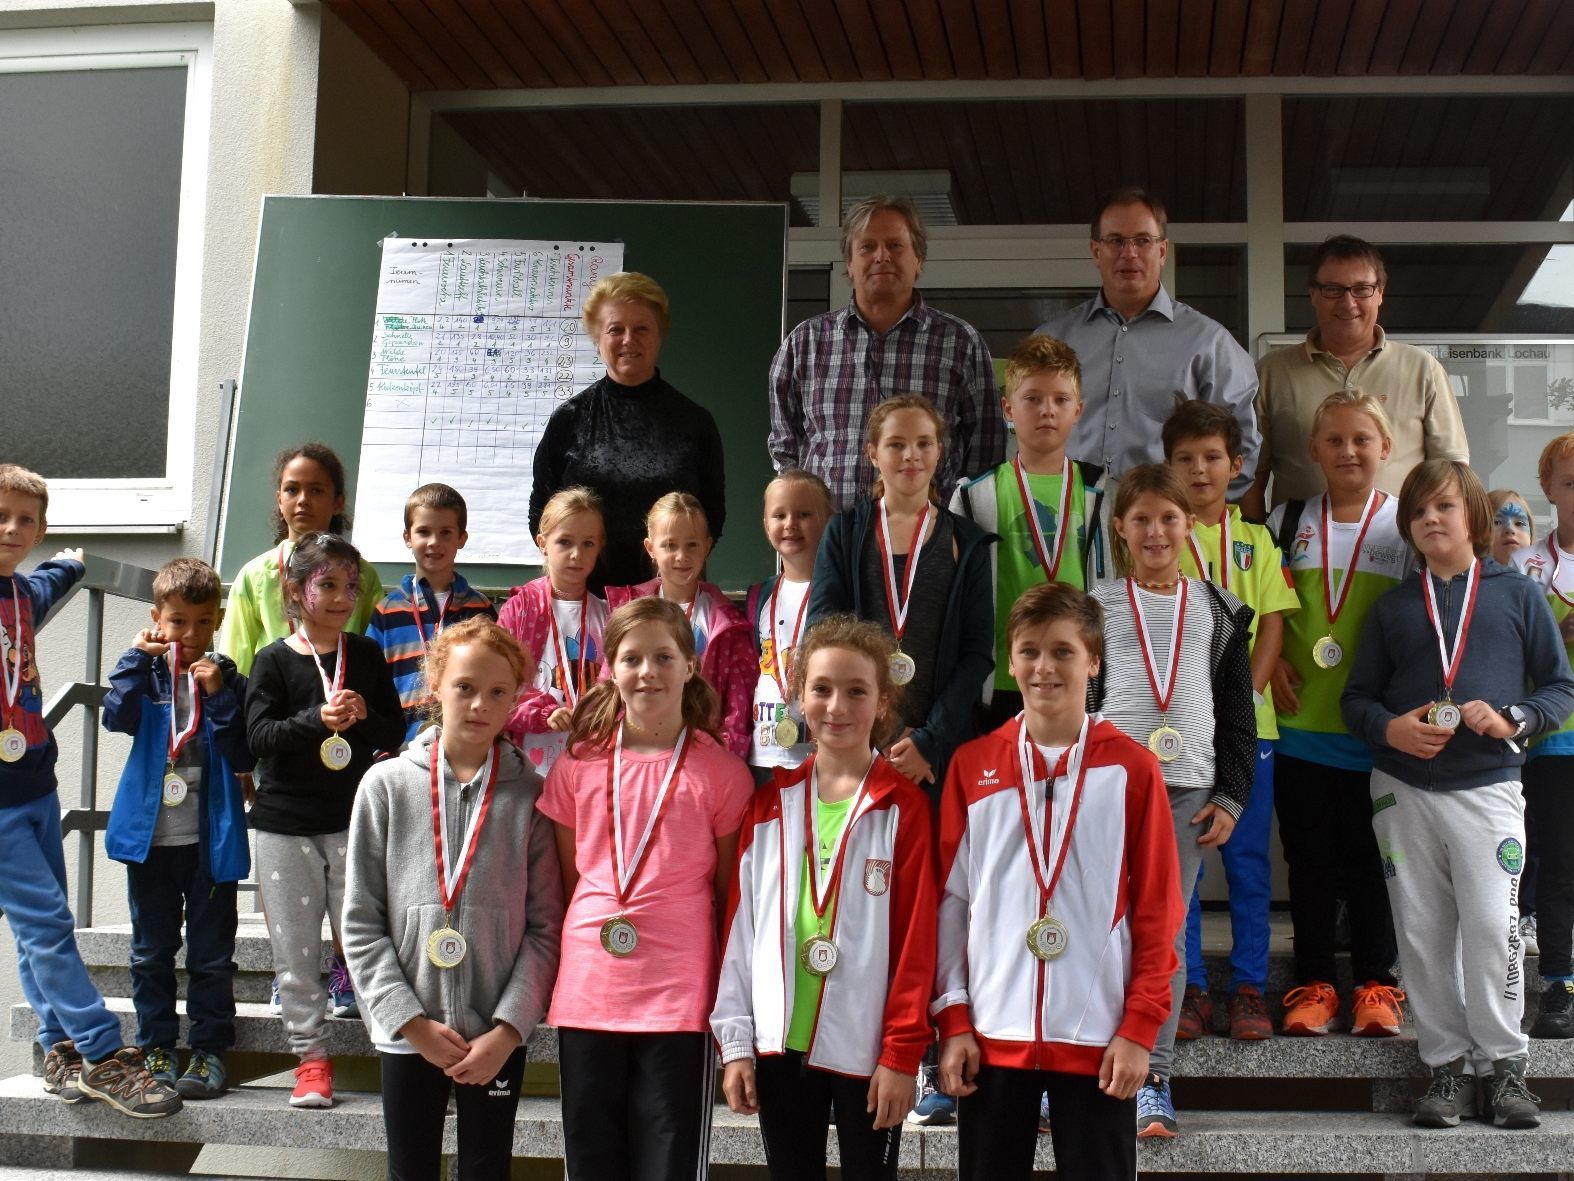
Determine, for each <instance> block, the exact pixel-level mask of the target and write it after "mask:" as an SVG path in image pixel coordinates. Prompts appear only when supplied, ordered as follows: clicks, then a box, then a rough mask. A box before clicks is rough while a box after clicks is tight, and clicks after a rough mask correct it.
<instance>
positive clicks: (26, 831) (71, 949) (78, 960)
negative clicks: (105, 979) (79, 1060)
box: [0, 792, 122, 1062]
mask: <svg viewBox="0 0 1574 1181" xmlns="http://www.w3.org/2000/svg"><path fill="white" fill-rule="evenodd" d="M0 867H3V871H0V912H4V914H5V916H6V918H7V919H8V920H9V921H10V923H11V933H12V934H13V935H15V936H16V973H17V976H18V977H19V978H20V980H21V984H22V995H23V996H24V997H26V998H27V1003H28V1004H29V1005H31V1006H32V1007H33V1012H35V1013H37V1014H38V1042H39V1045H41V1046H43V1047H44V1049H46V1050H47V1049H48V1048H49V1047H50V1046H51V1045H53V1044H54V1043H55V1042H61V1041H66V1040H67V1039H70V1040H71V1041H74V1042H75V1043H76V1047H77V1050H78V1051H79V1052H80V1053H81V1055H82V1056H83V1057H84V1058H86V1059H88V1060H89V1061H90V1062H97V1061H99V1060H100V1059H102V1058H107V1057H109V1055H111V1054H113V1053H114V1052H115V1051H116V1050H118V1049H120V1047H121V1044H122V1043H121V1040H120V1022H118V1021H117V1020H115V1017H114V1015H113V1014H111V1013H110V1011H109V1010H108V1009H107V1008H105V1007H104V998H103V997H101V996H99V995H98V989H96V988H94V987H93V982H92V980H90V979H89V978H88V974H87V968H86V967H85V966H84V965H83V963H82V956H81V954H80V953H79V952H78V951H77V939H76V924H75V923H74V922H73V921H72V918H71V907H70V905H69V904H68V903H67V902H66V858H65V852H64V850H62V848H61V846H60V797H59V796H58V795H56V794H55V793H54V792H51V793H50V794H49V795H47V796H42V797H40V798H39V799H36V800H29V801H28V802H27V803H25V804H18V805H17V806H16V807H14V808H0Z"/></svg>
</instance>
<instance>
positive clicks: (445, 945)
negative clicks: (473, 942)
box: [426, 927, 470, 969]
mask: <svg viewBox="0 0 1574 1181" xmlns="http://www.w3.org/2000/svg"><path fill="white" fill-rule="evenodd" d="M469 950H470V947H469V944H467V943H466V942H465V937H464V936H463V935H461V934H460V933H459V932H458V931H456V930H454V929H453V928H452V927H439V928H438V929H437V930H435V931H433V932H432V933H431V934H430V935H428V936H427V938H426V958H427V959H429V960H431V961H432V964H433V966H434V967H438V968H444V969H447V968H457V967H458V966H459V965H460V964H462V963H463V962H464V958H465V953H466V952H467V951H469Z"/></svg>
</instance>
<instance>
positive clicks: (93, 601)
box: [76, 588, 104, 927]
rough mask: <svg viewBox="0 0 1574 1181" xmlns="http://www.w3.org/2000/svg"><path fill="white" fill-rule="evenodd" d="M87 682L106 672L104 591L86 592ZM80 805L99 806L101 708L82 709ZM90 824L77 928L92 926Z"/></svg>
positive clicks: (83, 842)
mask: <svg viewBox="0 0 1574 1181" xmlns="http://www.w3.org/2000/svg"><path fill="white" fill-rule="evenodd" d="M85 671H86V674H87V675H86V676H85V677H84V678H83V680H84V683H86V684H89V685H97V684H98V683H99V682H100V680H101V678H102V677H103V673H104V592H103V591H101V590H98V589H96V588H93V589H90V590H89V591H88V592H87V661H86V669H85ZM80 806H81V808H82V810H83V811H84V812H87V813H89V814H91V813H93V812H94V811H95V810H97V808H98V707H97V706H89V707H87V708H84V709H83V711H82V791H81V800H80ZM93 837H94V830H93V828H92V827H91V826H89V827H86V828H83V829H80V830H79V831H78V832H77V905H76V920H77V926H78V927H91V926H92V925H93V870H94V866H95V862H96V861H97V857H96V855H95V851H94V840H93Z"/></svg>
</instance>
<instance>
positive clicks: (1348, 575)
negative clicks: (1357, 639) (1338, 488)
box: [1322, 488, 1378, 632]
mask: <svg viewBox="0 0 1574 1181" xmlns="http://www.w3.org/2000/svg"><path fill="white" fill-rule="evenodd" d="M1377 505H1378V492H1377V489H1376V488H1373V489H1372V491H1371V492H1369V493H1367V497H1366V507H1365V508H1363V509H1362V510H1361V528H1360V531H1359V532H1358V533H1356V535H1355V548H1354V549H1352V550H1351V551H1350V568H1349V569H1348V570H1346V571H1345V572H1344V579H1343V580H1342V581H1341V582H1340V583H1339V594H1338V595H1337V596H1335V595H1334V593H1333V584H1334V573H1333V570H1332V569H1331V568H1330V567H1329V565H1328V530H1329V524H1328V493H1326V492H1324V493H1323V533H1322V543H1323V607H1324V609H1325V610H1326V611H1327V613H1328V630H1329V631H1330V632H1332V631H1333V629H1334V624H1336V623H1337V622H1339V613H1340V612H1341V611H1343V610H1344V601H1345V600H1346V599H1347V598H1349V597H1350V583H1351V582H1353V581H1354V576H1355V571H1356V567H1357V566H1359V565H1360V564H1361V543H1362V542H1363V541H1365V540H1366V531H1367V530H1368V529H1370V528H1371V527H1372V521H1373V519H1374V518H1375V517H1376V516H1377Z"/></svg>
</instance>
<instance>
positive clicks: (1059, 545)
mask: <svg viewBox="0 0 1574 1181" xmlns="http://www.w3.org/2000/svg"><path fill="white" fill-rule="evenodd" d="M1011 470H1012V471H1013V472H1015V473H1016V477H1017V491H1018V492H1020V493H1021V494H1022V508H1023V509H1024V510H1025V514H1026V516H1027V525H1028V532H1029V534H1030V535H1031V536H1032V538H1033V549H1034V552H1036V553H1037V554H1038V560H1039V563H1040V564H1041V565H1042V566H1043V567H1044V581H1045V582H1054V581H1055V576H1056V575H1057V574H1059V573H1060V558H1061V555H1062V554H1064V553H1065V552H1066V532H1067V525H1066V520H1067V518H1068V517H1069V516H1070V514H1071V460H1070V458H1063V459H1062V460H1061V461H1060V505H1059V508H1058V509H1057V510H1056V514H1055V559H1054V561H1053V562H1052V561H1050V559H1049V549H1048V547H1047V546H1046V545H1045V544H1044V529H1043V526H1041V525H1040V524H1039V522H1038V509H1037V507H1036V506H1035V504H1034V501H1033V494H1032V493H1031V492H1030V491H1028V485H1027V473H1026V472H1024V471H1023V470H1022V457H1021V456H1020V455H1019V456H1017V457H1016V458H1015V459H1013V460H1012V461H1011Z"/></svg>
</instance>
